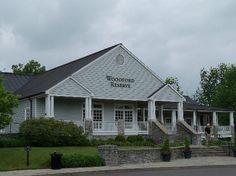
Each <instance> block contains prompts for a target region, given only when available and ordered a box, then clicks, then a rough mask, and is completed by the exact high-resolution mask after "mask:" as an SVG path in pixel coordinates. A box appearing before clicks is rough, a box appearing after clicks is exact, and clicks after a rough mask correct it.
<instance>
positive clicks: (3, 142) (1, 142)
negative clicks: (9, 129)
mask: <svg viewBox="0 0 236 176" xmlns="http://www.w3.org/2000/svg"><path fill="white" fill-rule="evenodd" d="M27 144H28V142H27V141H26V140H24V139H23V138H21V137H10V136H8V137H2V136H1V137H0V147H24V146H26V145H27Z"/></svg>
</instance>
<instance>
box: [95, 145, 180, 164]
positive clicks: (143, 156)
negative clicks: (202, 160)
mask: <svg viewBox="0 0 236 176" xmlns="http://www.w3.org/2000/svg"><path fill="white" fill-rule="evenodd" d="M98 152H99V155H100V157H101V158H103V159H104V160H105V163H106V165H107V166H117V165H121V164H137V163H151V162H160V161H161V150H160V149H157V148H149V149H119V148H118V147H117V146H116V145H102V146H99V147H98ZM178 158H183V148H182V147H180V148H174V149H172V156H171V159H178Z"/></svg>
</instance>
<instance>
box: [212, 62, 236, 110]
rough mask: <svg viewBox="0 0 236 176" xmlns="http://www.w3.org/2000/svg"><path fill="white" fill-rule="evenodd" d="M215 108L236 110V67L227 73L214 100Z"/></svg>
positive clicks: (217, 89) (232, 67)
mask: <svg viewBox="0 0 236 176" xmlns="http://www.w3.org/2000/svg"><path fill="white" fill-rule="evenodd" d="M212 104H213V105H214V106H219V107H224V108H231V109H234V110H236V65H232V66H231V67H230V68H228V69H227V71H226V72H225V74H224V76H223V79H222V81H221V82H220V83H219V85H218V86H217V87H216V91H215V93H214V95H213V98H212Z"/></svg>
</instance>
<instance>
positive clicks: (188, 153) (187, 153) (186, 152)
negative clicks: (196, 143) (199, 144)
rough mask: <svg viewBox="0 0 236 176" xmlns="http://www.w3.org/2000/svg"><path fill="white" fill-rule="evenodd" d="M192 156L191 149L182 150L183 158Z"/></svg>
mask: <svg viewBox="0 0 236 176" xmlns="http://www.w3.org/2000/svg"><path fill="white" fill-rule="evenodd" d="M191 157H192V151H191V150H185V151H184V158H186V159H189V158H191Z"/></svg>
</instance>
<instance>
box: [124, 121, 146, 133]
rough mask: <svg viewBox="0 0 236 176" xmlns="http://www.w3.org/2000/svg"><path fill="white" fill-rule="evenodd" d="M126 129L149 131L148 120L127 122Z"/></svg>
mask: <svg viewBox="0 0 236 176" xmlns="http://www.w3.org/2000/svg"><path fill="white" fill-rule="evenodd" d="M125 130H133V131H148V122H137V123H135V122H125Z"/></svg>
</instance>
